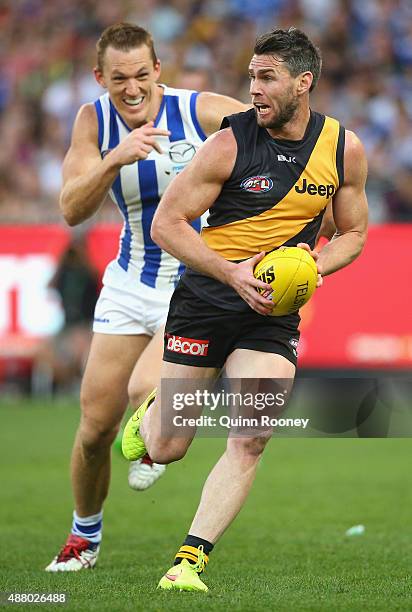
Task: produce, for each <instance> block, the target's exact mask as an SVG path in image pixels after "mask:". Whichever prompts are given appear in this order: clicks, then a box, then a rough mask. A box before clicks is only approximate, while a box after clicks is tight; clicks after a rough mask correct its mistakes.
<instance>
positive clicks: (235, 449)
mask: <svg viewBox="0 0 412 612" xmlns="http://www.w3.org/2000/svg"><path fill="white" fill-rule="evenodd" d="M269 440H270V436H256V437H252V438H246V437H245V438H241V437H240V438H229V440H228V444H227V449H228V452H229V453H231V454H234V455H236V456H237V457H238V458H239V459H245V460H252V461H253V460H258V459H259V458H260V456H261V455H262V453H263V451H264V450H265V446H266V444H267V443H268V441H269Z"/></svg>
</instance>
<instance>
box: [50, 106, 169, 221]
mask: <svg viewBox="0 0 412 612" xmlns="http://www.w3.org/2000/svg"><path fill="white" fill-rule="evenodd" d="M168 134H169V132H168V131H166V130H159V129H157V128H154V127H153V123H148V124H147V125H145V126H142V127H141V128H138V129H136V130H133V131H132V132H130V134H129V135H128V136H127V138H125V139H124V140H123V141H122V142H121V143H120V144H119V145H118V146H117V147H115V148H114V149H113V150H112V151H110V152H109V153H108V155H106V156H105V157H104V159H102V158H101V155H100V150H99V147H98V144H97V143H98V122H97V115H96V111H95V109H94V105H93V104H85V105H84V106H82V107H81V109H80V110H79V112H78V114H77V117H76V121H75V123H74V126H73V133H72V141H71V144H70V148H69V150H68V152H67V154H66V157H65V159H64V162H63V188H62V191H61V194H60V209H61V211H62V214H63V217H64V218H65V220H66V222H67V223H68V224H69V225H77V224H79V223H82V221H85V220H86V219H88V218H89V217H91V216H92V215H94V213H95V212H96V211H97V210H98V209H99V207H100V205H101V204H102V202H103V201H104V199H105V197H106V195H107V193H108V191H109V189H110V187H111V185H112V183H113V181H114V180H115V178H116V176H117V175H118V173H119V171H120V168H121V167H122V166H123V165H125V164H131V163H133V162H135V161H136V160H138V159H145V158H146V157H147V155H148V154H149V153H150V151H151V150H152V149H156V150H158V151H159V152H162V151H161V148H160V146H159V144H158V143H157V142H156V141H155V137H156V136H158V135H168Z"/></svg>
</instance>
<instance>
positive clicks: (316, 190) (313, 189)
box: [295, 179, 336, 200]
mask: <svg viewBox="0 0 412 612" xmlns="http://www.w3.org/2000/svg"><path fill="white" fill-rule="evenodd" d="M295 191H296V193H308V194H309V195H320V196H322V197H325V198H326V199H327V200H329V199H330V198H331V197H332V196H333V194H334V193H335V191H336V190H335V186H334V185H331V184H330V183H329V185H315V183H308V182H307V180H306V179H303V181H302V187H299V185H295Z"/></svg>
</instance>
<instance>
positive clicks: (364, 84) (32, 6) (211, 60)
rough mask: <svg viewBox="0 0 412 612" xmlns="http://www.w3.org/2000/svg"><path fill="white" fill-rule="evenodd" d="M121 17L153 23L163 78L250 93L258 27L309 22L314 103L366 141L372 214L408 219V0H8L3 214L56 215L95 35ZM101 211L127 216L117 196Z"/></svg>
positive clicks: (411, 133) (411, 50)
mask: <svg viewBox="0 0 412 612" xmlns="http://www.w3.org/2000/svg"><path fill="white" fill-rule="evenodd" d="M117 21H131V22H134V23H138V24H140V25H142V26H144V27H147V28H148V29H149V30H150V31H151V32H152V34H153V36H154V39H155V46H156V51H157V54H158V56H159V57H160V59H161V61H162V66H163V68H162V70H163V72H162V81H164V82H166V83H168V84H170V85H172V86H176V87H179V86H181V87H188V88H193V89H199V90H205V89H206V90H207V89H211V90H214V91H217V92H219V93H224V94H228V95H232V96H235V97H238V98H240V99H242V100H244V101H248V100H249V95H248V87H249V83H248V78H247V65H248V61H249V59H250V56H251V51H252V48H253V44H254V40H255V38H256V36H257V35H258V34H260V33H262V32H264V31H268V30H269V29H272V28H275V27H289V26H290V25H294V26H296V27H299V28H301V29H303V30H305V31H306V32H307V33H308V34H309V36H311V37H312V39H313V40H314V41H315V42H316V44H318V45H319V46H320V48H321V50H322V55H323V60H324V63H323V76H322V78H321V81H320V83H319V85H318V88H317V90H316V91H315V92H314V94H313V99H312V107H313V108H314V109H315V110H319V111H321V112H324V113H327V114H330V115H332V116H335V117H336V118H338V119H339V120H340V121H341V122H342V123H343V124H344V125H345V127H347V128H349V129H353V130H355V131H356V132H357V133H358V135H359V136H360V137H361V139H362V140H363V142H364V144H365V146H366V149H367V154H368V159H369V165H370V174H369V181H368V196H369V203H370V209H371V220H372V222H374V223H380V222H384V221H398V222H399V221H400V222H406V221H412V2H411V1H410V0H362V1H359V0H168V1H164V0H139V1H137V0H116V1H115V2H114V1H113V0H98V1H97V0H70V2H67V0H0V139H1V147H0V222H1V223H15V222H17V223H23V222H27V223H33V222H34V223H43V222H55V221H59V220H60V216H59V212H58V206H57V199H58V193H59V189H60V185H61V163H62V159H63V157H64V153H65V151H66V149H67V147H68V144H69V139H70V132H71V127H72V124H73V120H74V117H75V115H76V112H77V110H78V108H79V106H80V105H81V104H82V103H84V102H88V101H93V100H95V99H96V98H97V97H98V96H99V95H100V94H101V90H100V88H99V86H98V85H97V84H96V82H95V81H94V77H93V73H92V68H93V66H94V63H95V43H96V40H97V39H98V37H99V35H100V33H101V31H102V30H103V29H104V28H105V27H107V26H108V25H110V24H112V23H115V22H117ZM97 219H98V220H100V221H101V220H104V221H116V222H117V221H120V217H119V216H118V214H117V212H116V211H115V208H114V206H112V205H109V204H107V205H105V206H104V207H103V209H102V211H101V212H100V213H99V214H98V216H97Z"/></svg>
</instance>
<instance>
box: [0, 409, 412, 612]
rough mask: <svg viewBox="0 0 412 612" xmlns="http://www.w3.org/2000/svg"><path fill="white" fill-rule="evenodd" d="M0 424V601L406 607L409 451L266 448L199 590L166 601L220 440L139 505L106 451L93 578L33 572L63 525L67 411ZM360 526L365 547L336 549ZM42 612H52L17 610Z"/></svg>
mask: <svg viewBox="0 0 412 612" xmlns="http://www.w3.org/2000/svg"><path fill="white" fill-rule="evenodd" d="M0 417H1V432H2V435H1V447H0V469H1V473H2V474H1V488H0V491H1V505H0V526H1V527H0V529H1V538H0V540H1V544H0V591H6V590H7V591H9V590H13V591H15V592H66V593H67V594H68V599H69V601H68V603H67V604H66V605H65V606H63V608H62V609H64V610H65V611H66V612H68V611H69V610H79V611H82V612H87V611H89V610H90V611H94V610H96V611H106V610H107V611H111V612H116V611H126V610H134V611H136V610H137V611H140V610H142V611H155V610H158V611H163V610H192V609H196V610H222V611H223V610H225V611H226V610H229V609H230V610H244V611H248V612H249V611H250V612H252V611H263V610H265V611H266V610H276V611H284V612H290V611H295V610H296V611H299V610H313V611H323V610H330V611H335V610H345V611H346V610H353V611H360V610H362V611H364V610H374V611H377V610H382V611H385V612H387V611H388V610H391V611H392V610H411V609H412V580H411V569H410V568H411V557H412V554H411V553H412V545H411V510H410V509H411V506H412V486H411V484H412V483H411V473H410V472H411V471H410V441H409V440H407V439H392V440H372V439H363V440H356V439H348V438H343V439H334V440H333V439H329V440H327V439H278V440H272V441H271V443H270V445H269V447H268V448H267V449H266V451H265V455H264V458H263V461H262V464H261V466H260V467H259V470H258V476H257V481H256V483H255V486H254V489H253V490H252V493H251V495H250V497H249V500H248V502H247V504H246V506H245V508H244V509H243V511H242V513H241V515H240V516H239V517H238V518H237V520H236V521H235V523H234V524H233V525H232V526H231V528H230V530H229V531H228V533H227V534H226V535H225V536H224V537H223V539H222V541H221V542H220V543H219V544H218V545H217V546H216V549H215V551H214V552H213V553H212V556H211V563H210V566H209V568H208V570H207V572H206V574H205V578H204V579H205V582H206V583H207V584H208V586H209V588H210V592H209V593H208V594H206V595H204V594H190V593H164V592H159V591H156V585H157V582H158V580H159V578H160V577H161V575H162V574H163V573H164V571H165V570H166V569H168V567H169V566H170V565H171V562H172V558H173V555H174V554H175V551H176V548H177V547H178V546H179V545H180V543H181V542H182V540H183V538H184V536H185V534H186V532H187V529H188V526H189V525H190V521H191V518H192V516H193V513H194V510H195V508H196V505H197V502H198V498H199V493H200V490H201V486H202V483H203V481H204V478H205V476H206V474H207V472H208V470H209V468H210V467H211V466H212V465H213V463H214V462H215V460H216V458H217V457H218V456H219V453H220V452H221V451H222V449H223V446H224V441H223V440H213V439H202V440H198V441H196V442H195V443H194V444H193V446H192V449H191V451H190V452H189V454H188V455H187V457H186V458H185V459H184V460H183V461H182V462H181V463H180V464H175V465H172V466H170V467H169V468H168V471H167V474H166V475H165V476H164V477H163V478H162V479H161V480H160V481H159V483H158V484H157V485H156V486H155V487H153V488H152V489H150V490H149V491H147V492H145V493H136V492H133V491H131V490H130V489H129V488H128V486H127V464H126V462H125V461H124V460H123V459H122V458H121V456H120V455H119V454H118V453H117V452H116V451H114V453H113V473H112V487H111V493H110V496H109V499H108V501H107V503H106V506H105V528H104V542H103V545H102V550H101V556H100V560H99V564H98V568H97V569H96V570H94V571H86V572H79V573H77V574H60V575H49V574H46V573H45V572H44V571H43V568H44V566H45V565H46V564H47V563H48V562H49V561H50V560H51V558H52V557H53V556H54V555H55V554H56V552H57V549H58V547H59V546H60V545H61V544H62V543H63V541H64V540H65V537H66V535H67V531H68V528H69V525H70V521H71V511H72V500H71V492H70V484H69V457H70V449H71V444H72V439H73V435H74V431H75V428H76V425H77V420H78V408H77V407H76V406H75V405H74V404H73V403H69V402H56V403H54V404H48V405H39V404H35V403H30V402H25V401H23V400H19V401H18V402H14V403H4V402H3V403H2V404H0ZM358 523H363V524H365V525H366V533H365V535H364V536H359V537H352V538H347V537H345V535H344V533H345V530H346V529H347V528H348V527H350V526H352V525H354V524H358ZM55 605H56V604H55ZM55 605H54V606H55ZM44 607H46V608H48V609H49V608H52V605H47V604H43V605H40V606H39V605H37V606H31V607H30V606H27V605H26V606H20V609H23V608H24V609H39V608H40V609H42V608H44ZM8 609H10V608H8ZM12 609H13V607H12Z"/></svg>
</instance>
